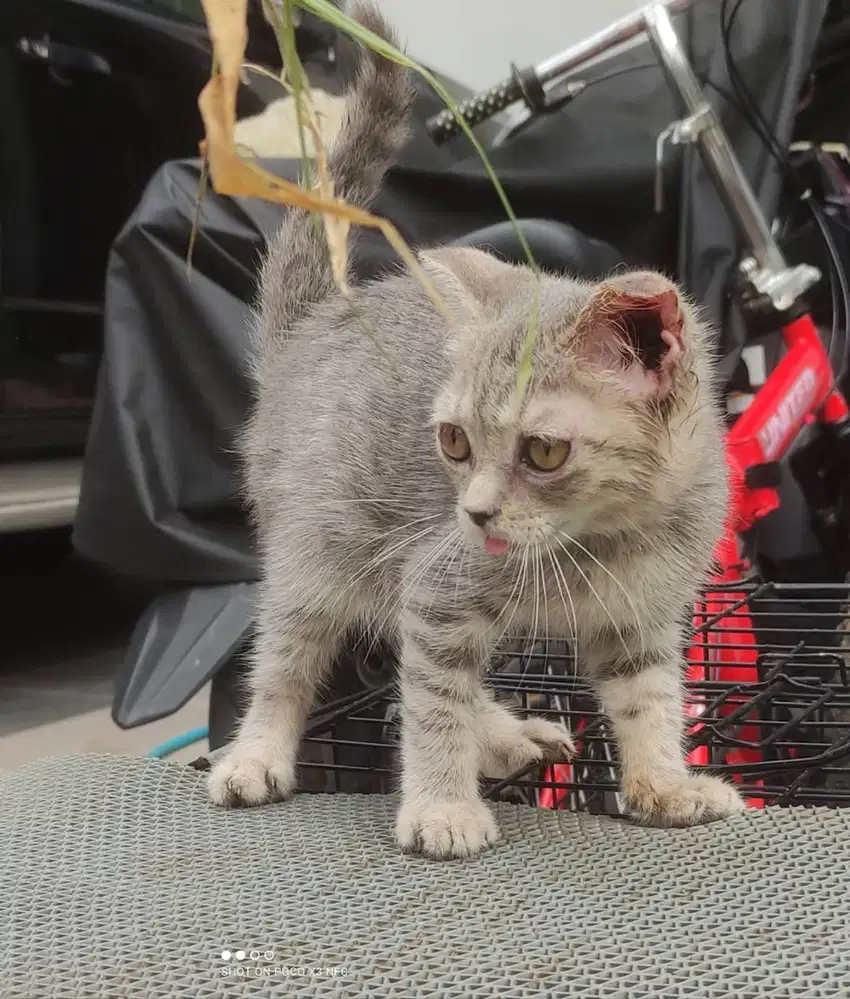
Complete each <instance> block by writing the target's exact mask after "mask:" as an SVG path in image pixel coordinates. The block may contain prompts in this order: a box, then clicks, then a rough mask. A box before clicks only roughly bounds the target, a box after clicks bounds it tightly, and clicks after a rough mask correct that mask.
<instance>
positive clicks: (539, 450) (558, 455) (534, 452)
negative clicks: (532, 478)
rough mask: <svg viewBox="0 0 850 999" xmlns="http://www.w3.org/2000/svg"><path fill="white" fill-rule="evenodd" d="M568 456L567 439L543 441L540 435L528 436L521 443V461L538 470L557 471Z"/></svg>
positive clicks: (568, 443)
mask: <svg viewBox="0 0 850 999" xmlns="http://www.w3.org/2000/svg"><path fill="white" fill-rule="evenodd" d="M569 456H570V442H569V441H545V440H543V439H542V438H540V437H529V438H528V439H527V440H526V441H525V443H524V444H523V449H522V459H523V461H524V462H526V464H528V465H531V467H532V468H536V469H537V471H538V472H554V471H557V469H559V468H560V467H561V465H563V464H564V462H565V461H566V460H567V458H569Z"/></svg>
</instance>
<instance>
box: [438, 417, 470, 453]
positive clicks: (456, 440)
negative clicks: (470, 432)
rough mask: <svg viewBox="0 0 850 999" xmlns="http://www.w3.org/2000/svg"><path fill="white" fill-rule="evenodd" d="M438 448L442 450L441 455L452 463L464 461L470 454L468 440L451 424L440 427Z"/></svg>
mask: <svg viewBox="0 0 850 999" xmlns="http://www.w3.org/2000/svg"><path fill="white" fill-rule="evenodd" d="M440 447H441V448H442V449H443V454H444V455H445V456H446V457H447V458H451V459H452V461H466V459H467V458H468V457H469V456H470V454H471V453H472V448H471V447H470V446H469V438H468V437H467V436H466V434H465V433H464V432H463V431H462V430H461V429H460V427H456V426H455V425H454V424H453V423H443V424H441V425H440Z"/></svg>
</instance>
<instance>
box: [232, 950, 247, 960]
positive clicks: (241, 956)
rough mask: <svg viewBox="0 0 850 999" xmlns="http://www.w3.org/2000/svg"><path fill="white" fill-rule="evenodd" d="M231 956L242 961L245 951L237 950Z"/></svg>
mask: <svg viewBox="0 0 850 999" xmlns="http://www.w3.org/2000/svg"><path fill="white" fill-rule="evenodd" d="M233 956H234V957H235V958H236V960H237V961H244V960H245V951H244V950H237V951H236V953H235V954H234V955H233Z"/></svg>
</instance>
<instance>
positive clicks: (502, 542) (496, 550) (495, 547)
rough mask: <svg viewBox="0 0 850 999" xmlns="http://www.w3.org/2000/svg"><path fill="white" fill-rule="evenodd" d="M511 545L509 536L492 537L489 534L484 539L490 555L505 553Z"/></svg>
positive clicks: (485, 548) (486, 549) (486, 550)
mask: <svg viewBox="0 0 850 999" xmlns="http://www.w3.org/2000/svg"><path fill="white" fill-rule="evenodd" d="M509 547H510V542H509V541H508V540H507V538H492V537H490V535H489V534H488V535H487V537H486V538H485V539H484V551H485V552H487V554H488V555H504V554H506V553H507V550H508V548H509Z"/></svg>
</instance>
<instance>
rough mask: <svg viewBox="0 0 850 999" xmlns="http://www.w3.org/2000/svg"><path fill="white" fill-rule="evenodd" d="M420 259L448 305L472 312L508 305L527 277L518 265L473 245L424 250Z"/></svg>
mask: <svg viewBox="0 0 850 999" xmlns="http://www.w3.org/2000/svg"><path fill="white" fill-rule="evenodd" d="M419 262H420V263H421V264H422V266H423V268H424V269H425V273H426V274H427V275H428V277H429V278H430V279H431V280H432V281H433V282H434V284H435V285H436V287H437V291H439V293H440V294H441V295H442V297H443V298H444V299H445V301H446V304H447V305H448V306H449V308H452V307H454V308H461V309H466V310H467V311H469V312H471V313H472V314H476V313H478V312H481V311H482V309H486V308H487V307H493V308H499V307H500V306H503V305H505V304H506V303H508V302H509V301H510V300H511V299H512V297H513V296H515V295H516V294H517V292H518V291H519V290H520V288H521V287H522V286H523V285H524V284H525V283H526V282H527V281H528V277H527V275H525V274H524V273H523V271H522V270H521V269H520V268H519V267H515V266H514V265H513V264H506V263H505V262H504V261H503V260H499V258H498V257H494V256H493V255H492V254H491V253H485V252H484V251H483V250H477V249H475V248H474V247H471V246H443V247H440V248H438V249H436V250H423V251H422V252H421V253H420V254H419Z"/></svg>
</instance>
